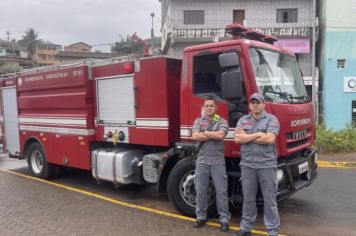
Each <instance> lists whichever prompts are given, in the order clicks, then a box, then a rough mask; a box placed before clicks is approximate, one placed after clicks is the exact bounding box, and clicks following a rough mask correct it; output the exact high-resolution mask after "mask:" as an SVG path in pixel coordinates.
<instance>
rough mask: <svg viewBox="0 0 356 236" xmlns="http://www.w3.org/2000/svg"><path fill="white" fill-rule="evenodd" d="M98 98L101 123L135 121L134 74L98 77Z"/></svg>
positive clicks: (127, 122) (130, 122)
mask: <svg viewBox="0 0 356 236" xmlns="http://www.w3.org/2000/svg"><path fill="white" fill-rule="evenodd" d="M97 99H98V102H97V104H98V116H99V123H111V124H126V125H127V124H134V123H135V120H136V119H135V94H134V81H133V76H132V75H125V76H118V77H114V78H112V77H111V78H103V79H98V80H97ZM147 99H149V98H147Z"/></svg>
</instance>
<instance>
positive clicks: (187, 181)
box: [179, 170, 215, 207]
mask: <svg viewBox="0 0 356 236" xmlns="http://www.w3.org/2000/svg"><path fill="white" fill-rule="evenodd" d="M194 179H195V171H194V170H191V171H189V172H187V173H186V174H185V175H184V176H183V178H182V179H181V181H180V184H179V192H180V195H181V197H182V199H183V201H184V202H185V203H186V204H188V205H189V206H191V207H195V206H196V197H197V192H196V190H195V185H194ZM207 200H208V201H207V202H208V206H210V205H211V204H213V203H214V201H215V188H214V186H213V184H212V180H209V187H208V192H207Z"/></svg>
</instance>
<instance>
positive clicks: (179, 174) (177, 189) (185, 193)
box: [167, 157, 216, 217]
mask: <svg viewBox="0 0 356 236" xmlns="http://www.w3.org/2000/svg"><path fill="white" fill-rule="evenodd" d="M194 172H195V165H194V161H193V158H192V157H187V158H184V159H183V160H181V161H179V162H178V163H177V164H176V165H175V166H174V168H173V169H172V171H171V173H170V174H169V177H168V182H167V193H168V197H169V199H170V201H171V202H172V203H173V205H174V206H175V207H176V208H177V209H178V210H179V211H180V212H182V213H183V214H184V215H187V216H192V217H195V200H196V191H195V187H194V178H195V173H194ZM208 195H209V197H208V215H209V216H211V215H215V214H216V204H215V202H216V201H215V189H214V187H213V184H212V181H210V187H209V190H208Z"/></svg>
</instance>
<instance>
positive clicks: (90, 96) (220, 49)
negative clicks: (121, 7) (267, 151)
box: [0, 25, 317, 215]
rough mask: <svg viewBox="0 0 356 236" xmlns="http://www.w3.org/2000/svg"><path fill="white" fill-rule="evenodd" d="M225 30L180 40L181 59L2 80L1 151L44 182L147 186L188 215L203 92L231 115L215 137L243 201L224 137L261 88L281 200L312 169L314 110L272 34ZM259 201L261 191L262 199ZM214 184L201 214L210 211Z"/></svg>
mask: <svg viewBox="0 0 356 236" xmlns="http://www.w3.org/2000/svg"><path fill="white" fill-rule="evenodd" d="M227 32H229V33H231V34H232V35H233V36H234V37H233V38H232V39H230V40H227V41H223V42H215V43H209V44H204V45H198V46H192V47H188V48H186V49H185V50H184V53H183V58H182V59H175V58H170V57H166V56H156V57H147V58H140V59H136V58H131V59H130V58H114V59H110V60H98V61H87V62H78V63H76V64H67V65H58V66H52V67H45V68H35V69H29V70H24V71H22V72H20V73H17V74H12V75H7V76H4V77H3V78H2V80H1V89H0V92H1V94H0V97H1V125H2V130H3V132H4V146H3V147H4V151H5V152H7V153H9V156H10V157H13V158H20V159H22V158H26V159H27V162H28V166H29V169H30V170H31V173H32V174H33V175H34V176H36V177H39V178H44V179H50V178H53V177H56V175H57V174H58V173H59V172H60V171H61V170H62V169H63V168H65V167H72V168H79V169H84V170H88V171H91V172H92V176H93V177H94V178H95V179H97V180H98V182H99V180H100V181H101V180H105V181H111V182H113V183H114V184H156V185H157V189H158V191H159V192H160V193H167V194H168V196H169V198H170V200H171V201H172V203H173V204H174V205H175V206H176V207H177V208H178V209H179V210H180V211H181V212H182V213H184V214H186V215H194V214H195V196H196V194H195V188H194V181H193V180H194V162H193V160H192V157H191V156H192V153H193V152H194V150H195V147H196V146H197V144H196V143H193V141H192V139H191V127H192V123H193V121H194V119H196V118H197V117H199V116H200V109H201V106H202V104H203V101H204V98H205V97H206V96H213V97H215V98H216V100H217V104H218V107H219V110H218V113H219V115H220V116H222V117H224V118H226V119H227V121H228V122H229V127H230V128H229V132H228V134H227V136H226V137H225V139H224V144H225V156H226V158H225V160H226V167H227V171H228V178H229V199H230V202H231V203H232V204H235V205H237V204H239V203H241V201H242V191H241V185H240V182H239V177H240V169H239V160H240V158H239V155H240V152H239V150H240V148H239V145H237V144H235V142H234V139H233V133H234V127H235V126H236V123H237V121H238V119H239V118H240V117H241V116H243V115H244V114H247V113H248V112H249V111H248V105H247V98H248V97H249V96H250V95H251V94H252V93H255V92H259V93H261V94H263V96H264V98H265V101H266V110H267V111H268V112H270V113H272V114H275V115H276V116H277V117H278V119H279V121H280V125H281V130H280V134H279V136H278V139H277V141H276V142H277V147H278V182H279V184H278V185H279V191H278V199H279V200H280V199H283V198H286V197H288V196H290V195H292V194H294V193H295V192H297V191H298V190H300V189H301V188H303V187H306V186H309V185H310V184H311V183H312V182H313V181H314V180H315V178H316V176H317V162H316V153H315V151H314V150H313V149H312V148H311V146H312V144H313V141H314V137H315V124H314V118H313V117H314V113H313V106H312V103H311V102H310V100H309V98H308V97H307V94H306V90H305V87H304V83H303V79H302V76H301V73H300V69H299V68H298V65H297V62H296V58H295V56H294V55H293V54H292V53H290V52H289V51H287V50H285V49H282V48H279V47H277V46H275V45H273V41H274V40H275V39H273V37H269V36H265V35H263V34H260V33H258V32H256V31H253V30H247V29H245V28H243V27H242V26H240V25H230V26H228V27H227ZM259 199H260V198H259ZM214 208H215V194H214V187H213V185H212V184H211V187H210V191H209V212H214Z"/></svg>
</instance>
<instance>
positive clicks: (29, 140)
mask: <svg viewBox="0 0 356 236" xmlns="http://www.w3.org/2000/svg"><path fill="white" fill-rule="evenodd" d="M35 142H38V143H39V144H40V145H41V147H42V150H43V152H44V153H45V155H46V156H47V153H46V149H45V148H44V146H43V143H42V142H41V140H39V139H38V138H37V137H35V136H31V137H28V138H27V139H26V140H25V145H23V149H22V159H24V158H26V156H25V155H26V151H27V150H28V148H29V147H30V146H31V144H33V143H35Z"/></svg>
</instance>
